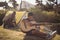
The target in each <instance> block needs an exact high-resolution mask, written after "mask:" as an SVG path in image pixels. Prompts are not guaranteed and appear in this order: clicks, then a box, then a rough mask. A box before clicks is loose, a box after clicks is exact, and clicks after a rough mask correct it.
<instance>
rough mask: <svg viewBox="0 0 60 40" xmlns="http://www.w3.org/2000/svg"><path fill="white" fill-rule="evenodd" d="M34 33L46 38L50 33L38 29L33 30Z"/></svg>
mask: <svg viewBox="0 0 60 40" xmlns="http://www.w3.org/2000/svg"><path fill="white" fill-rule="evenodd" d="M32 34H33V35H35V36H38V37H44V38H45V37H46V36H47V35H48V34H46V33H43V32H40V31H38V30H33V31H32Z"/></svg>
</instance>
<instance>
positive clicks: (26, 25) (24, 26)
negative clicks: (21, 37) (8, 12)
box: [20, 12, 56, 39]
mask: <svg viewBox="0 0 60 40" xmlns="http://www.w3.org/2000/svg"><path fill="white" fill-rule="evenodd" d="M37 25H38V24H37V22H36V21H35V20H34V18H33V13H32V12H30V13H28V18H25V19H23V20H22V21H21V22H20V28H21V31H22V32H24V33H26V34H27V35H34V36H38V37H43V38H45V37H46V38H48V39H51V38H52V37H53V35H55V33H56V31H54V32H51V33H50V34H48V33H43V32H41V31H40V27H39V26H37Z"/></svg>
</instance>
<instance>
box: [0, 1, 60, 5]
mask: <svg viewBox="0 0 60 40" xmlns="http://www.w3.org/2000/svg"><path fill="white" fill-rule="evenodd" d="M0 1H5V0H0ZM6 1H8V0H6ZM16 1H17V3H18V4H20V2H21V0H16ZM22 1H27V2H29V3H31V4H33V5H35V4H36V3H35V0H22ZM46 1H47V0H43V4H46ZM58 2H60V0H58Z"/></svg>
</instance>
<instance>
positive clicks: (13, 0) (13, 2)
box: [9, 0, 18, 9]
mask: <svg viewBox="0 0 60 40" xmlns="http://www.w3.org/2000/svg"><path fill="white" fill-rule="evenodd" d="M9 2H12V5H13V7H14V9H16V6H18V4H17V2H16V0H9Z"/></svg>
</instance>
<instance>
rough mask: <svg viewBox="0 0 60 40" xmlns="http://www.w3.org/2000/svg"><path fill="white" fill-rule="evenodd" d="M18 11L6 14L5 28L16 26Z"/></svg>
mask: <svg viewBox="0 0 60 40" xmlns="http://www.w3.org/2000/svg"><path fill="white" fill-rule="evenodd" d="M15 15H16V12H15V11H14V12H13V13H12V14H9V15H8V16H5V17H4V19H3V24H4V28H13V27H15V26H16V20H15Z"/></svg>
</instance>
